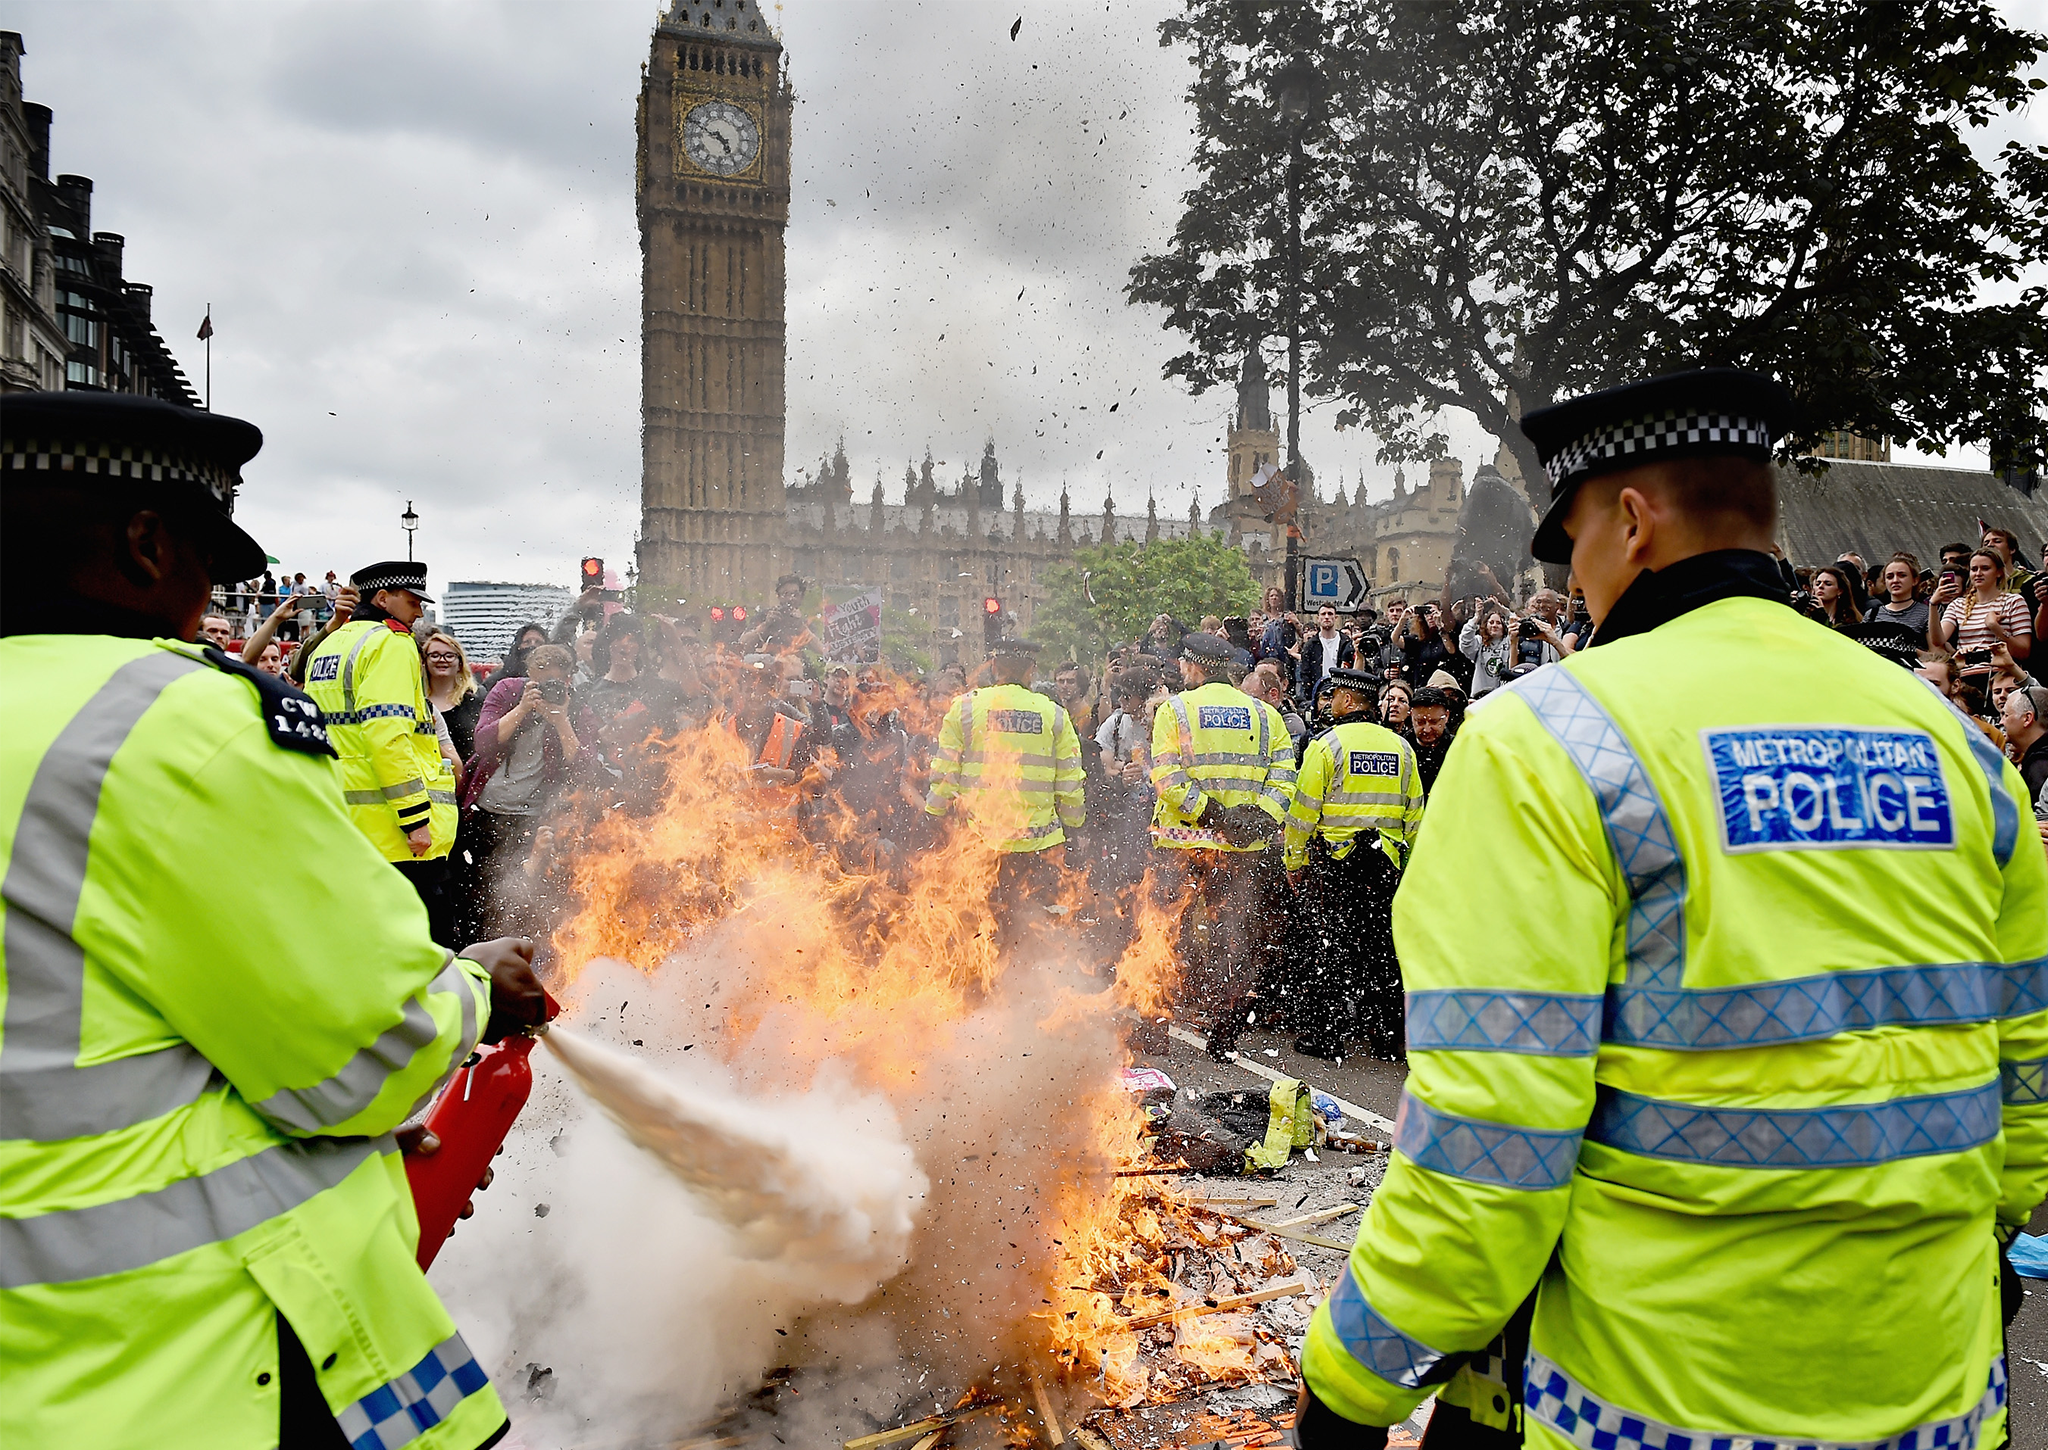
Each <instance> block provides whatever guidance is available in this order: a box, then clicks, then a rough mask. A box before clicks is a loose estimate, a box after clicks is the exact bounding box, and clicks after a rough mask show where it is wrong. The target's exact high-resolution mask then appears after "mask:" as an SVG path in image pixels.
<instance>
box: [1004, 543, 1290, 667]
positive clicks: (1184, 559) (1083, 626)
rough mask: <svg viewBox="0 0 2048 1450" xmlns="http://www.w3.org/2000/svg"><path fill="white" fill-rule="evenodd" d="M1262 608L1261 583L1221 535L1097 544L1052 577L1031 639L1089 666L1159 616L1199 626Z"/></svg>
mask: <svg viewBox="0 0 2048 1450" xmlns="http://www.w3.org/2000/svg"><path fill="white" fill-rule="evenodd" d="M1091 595H1092V596H1093V602H1092V603H1091V602H1090V596H1091ZM1258 603H1259V586H1258V581H1256V580H1255V579H1253V578H1252V572H1251V570H1250V569H1249V568H1247V567H1246V565H1245V562H1244V555H1243V553H1241V552H1240V551H1239V550H1237V549H1235V548H1233V547H1231V545H1230V544H1229V543H1228V542H1226V541H1225V540H1224V539H1223V538H1222V537H1221V536H1220V535H1211V534H1202V535H1197V536H1196V537H1194V538H1188V539H1162V540H1160V541H1159V542H1158V543H1156V544H1149V545H1148V544H1130V543H1126V544H1097V545H1095V546H1094V547H1092V548H1086V549H1077V550H1075V552H1074V561H1073V563H1071V564H1062V565H1060V566H1058V567H1057V568H1053V569H1048V570H1046V573H1045V599H1044V602H1043V603H1041V604H1040V605H1039V606H1038V610H1037V612H1036V613H1035V614H1034V615H1033V616H1032V621H1031V637H1032V638H1033V639H1034V640H1037V641H1038V642H1039V643H1041V644H1044V645H1048V646H1050V647H1051V648H1053V649H1056V650H1058V651H1059V652H1061V653H1065V652H1066V651H1068V650H1072V651H1074V653H1075V655H1076V656H1077V657H1078V658H1080V659H1082V660H1089V659H1093V658H1096V657H1099V656H1100V655H1101V654H1102V653H1103V651H1105V650H1106V649H1108V648H1109V646H1111V645H1113V644H1124V643H1128V642H1130V641H1131V640H1134V639H1137V638H1139V637H1140V636H1142V635H1143V634H1144V633H1145V631H1146V630H1148V629H1150V628H1151V627H1152V620H1153V617H1154V616H1155V615H1160V614H1170V615H1172V616H1173V617H1174V618H1175V619H1178V620H1180V621H1181V622H1182V623H1184V624H1194V623H1196V622H1197V621H1199V620H1200V619H1201V618H1202V616H1203V615H1205V614H1217V615H1224V614H1246V613H1249V612H1250V611H1251V610H1253V609H1256V608H1257V607H1258Z"/></svg>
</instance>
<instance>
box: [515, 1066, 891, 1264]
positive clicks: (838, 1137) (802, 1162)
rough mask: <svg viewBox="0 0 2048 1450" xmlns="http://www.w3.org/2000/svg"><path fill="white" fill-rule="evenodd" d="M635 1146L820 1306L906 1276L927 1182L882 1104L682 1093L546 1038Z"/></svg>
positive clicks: (740, 1247)
mask: <svg viewBox="0 0 2048 1450" xmlns="http://www.w3.org/2000/svg"><path fill="white" fill-rule="evenodd" d="M542 1041H544V1042H545V1043H546V1044H547V1045H548V1047H549V1048H550V1049H552V1050H553V1052H554V1054H555V1056H556V1057H558V1058H559V1059H561V1062H562V1065H563V1066H564V1067H565V1068H567V1069H568V1071H569V1075H570V1076H571V1077H572V1078H574V1079H575V1080H576V1083H577V1085H578V1086H579V1087H581V1088H582V1089H583V1090H584V1092H586V1093H588V1094H589V1095H590V1098H591V1100H592V1101H593V1102H595V1103H596V1104H597V1105H598V1106H599V1107H600V1108H602V1109H603V1110H604V1114H605V1116H606V1117H608V1118H610V1119H611V1120H612V1121H613V1122H614V1123H616V1124H618V1126H619V1128H620V1129H621V1130H622V1131H623V1132H624V1133H625V1135H626V1136H627V1137H628V1138H630V1139H631V1140H632V1141H633V1142H634V1143H636V1144H638V1145H639V1146H640V1147H642V1148H644V1149H646V1150H647V1151H648V1152H650V1153H652V1154H653V1155H654V1156H655V1157H656V1158H658V1159H659V1160H660V1161H661V1163H662V1165H663V1166H664V1167H666V1168H667V1169H668V1170H669V1172H671V1173H673V1174H675V1176H676V1177H677V1178H678V1179H679V1180H681V1182H682V1183H683V1185H684V1186H685V1187H687V1188H688V1189H690V1190H691V1192H692V1193H694V1194H695V1195H696V1197H697V1200H698V1202H699V1203H701V1204H702V1205H703V1206H704V1207H705V1208H707V1209H709V1210H710V1212H711V1213H712V1214H713V1215H714V1216H715V1217H716V1218H717V1219H718V1220H719V1221H720V1222H721V1223H723V1224H725V1226H726V1227H727V1228H729V1229H730V1230H731V1231H732V1235H733V1237H732V1246H733V1248H734V1249H735V1250H736V1251H737V1252H738V1253H739V1255H740V1256H741V1257H743V1258H747V1259H753V1260H765V1261H776V1262H780V1263H783V1264H786V1265H789V1266H791V1267H801V1268H803V1269H804V1270H806V1271H807V1273H808V1275H809V1276H810V1277H809V1280H808V1282H809V1283H810V1284H811V1285H812V1287H813V1288H814V1289H815V1290H816V1291H817V1294H818V1297H819V1299H820V1300H821V1301H822V1300H825V1299H832V1300H837V1301H838V1302H839V1303H842V1304H857V1303H859V1302H860V1301H861V1300H862V1299H865V1298H866V1297H867V1296H868V1294H869V1293H871V1292H872V1291H873V1290H874V1288H875V1286H876V1285H877V1284H879V1283H881V1282H882V1280H884V1279H886V1278H888V1277H889V1276H890V1275H891V1274H894V1273H895V1272H896V1271H897V1270H898V1269H900V1268H902V1267H903V1265H904V1263H905V1262H906V1259H907V1254H908V1251H909V1248H910V1233H911V1229H912V1228H913V1226H914V1225H915V1222H916V1216H917V1211H918V1209H919V1208H921V1207H922V1206H923V1203H924V1200H925V1196H926V1193H927V1191H928V1189H929V1188H930V1183H929V1181H928V1180H927V1179H926V1178H925V1175H924V1174H923V1172H922V1171H920V1170H919V1168H918V1166H917V1158H916V1155H915V1154H914V1153H912V1151H911V1148H910V1145H909V1144H908V1143H906V1142H904V1141H903V1137H902V1135H901V1133H900V1132H897V1131H892V1130H893V1129H894V1128H895V1117H894V1115H893V1114H889V1115H888V1116H887V1118H886V1120H883V1119H882V1118H881V1117H880V1116H879V1115H878V1114H877V1113H876V1112H875V1104H874V1103H872V1102H864V1101H862V1100H860V1099H855V1100H854V1101H853V1102H852V1103H850V1104H848V1103H840V1102H833V1101H828V1100H814V1101H812V1102H811V1103H809V1104H808V1105H807V1106H806V1110H805V1111H804V1112H803V1113H801V1114H800V1115H793V1114H791V1113H790V1112H789V1111H788V1110H787V1108H786V1105H783V1104H776V1103H770V1102H763V1101H759V1100H754V1101H746V1100H738V1099H735V1098H733V1097H732V1096H730V1095H720V1094H714V1093H711V1092H707V1091H705V1090H703V1089H702V1088H688V1087H684V1086H682V1085H680V1084H678V1083H676V1082H675V1081H673V1080H672V1079H669V1078H667V1077H664V1076H663V1075H662V1074H661V1073H659V1072H657V1071H655V1070H654V1069H653V1068H651V1067H648V1066H647V1065H645V1064H644V1063H641V1062H637V1061H635V1060H634V1059H633V1058H632V1057H629V1056H628V1055H627V1054H625V1053H623V1052H620V1051H619V1050H618V1049H616V1048H611V1047H606V1046H604V1045H603V1044H601V1043H599V1042H596V1041H594V1040H592V1039H590V1038H586V1037H581V1036H578V1035H577V1034H576V1033H574V1032H571V1031H569V1030H567V1029H566V1028H557V1029H555V1030H554V1031H552V1032H550V1033H548V1035H547V1036H546V1037H544V1038H543V1039H542Z"/></svg>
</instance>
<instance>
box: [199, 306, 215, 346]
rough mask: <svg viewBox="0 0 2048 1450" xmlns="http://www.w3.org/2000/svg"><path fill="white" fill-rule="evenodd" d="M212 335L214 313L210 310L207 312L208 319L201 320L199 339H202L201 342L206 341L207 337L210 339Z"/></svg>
mask: <svg viewBox="0 0 2048 1450" xmlns="http://www.w3.org/2000/svg"><path fill="white" fill-rule="evenodd" d="M212 336H213V314H212V313H211V312H209V313H207V314H206V320H205V321H203V322H201V323H200V324H199V340H200V341H201V342H204V341H206V339H208V338H209V337H212Z"/></svg>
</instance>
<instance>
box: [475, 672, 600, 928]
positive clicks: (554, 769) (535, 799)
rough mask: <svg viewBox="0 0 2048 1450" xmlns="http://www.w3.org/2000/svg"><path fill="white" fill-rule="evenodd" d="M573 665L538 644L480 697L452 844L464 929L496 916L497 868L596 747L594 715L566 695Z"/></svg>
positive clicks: (512, 862) (521, 850) (519, 856)
mask: <svg viewBox="0 0 2048 1450" xmlns="http://www.w3.org/2000/svg"><path fill="white" fill-rule="evenodd" d="M574 664H575V659H574V657H573V656H572V655H571V654H570V653H569V651H568V650H566V649H564V648H563V647H562V646H561V645H558V644H544V645H540V646H538V647H537V648H535V649H534V651H533V652H532V653H531V654H529V655H528V656H527V657H526V677H525V678H524V679H520V678H516V677H514V678H510V679H503V680H499V681H498V682H497V683H496V684H494V685H492V686H491V691H490V693H489V694H488V695H486V696H484V703H483V709H482V710H481V711H479V712H478V714H477V720H476V737H475V738H476V752H475V754H473V755H471V756H470V758H469V767H468V768H469V778H468V784H467V786H466V787H465V788H464V790H463V793H462V829H461V833H460V835H459V836H458V838H457V846H456V850H455V857H456V861H457V864H458V872H457V882H456V891H455V895H456V911H457V913H458V919H459V920H460V921H461V922H462V925H463V928H464V929H465V930H472V931H474V930H478V929H480V928H481V925H482V923H483V922H485V921H490V920H495V919H498V918H499V917H501V916H503V915H504V906H503V903H501V902H499V901H498V900H497V899H496V898H497V896H498V885H499V876H500V874H501V873H503V872H506V871H510V870H512V869H513V868H514V867H515V866H516V865H517V864H518V863H519V862H521V861H523V860H525V859H526V852H527V850H528V848H529V847H530V846H531V844H532V841H533V831H534V827H535V826H536V825H537V824H539V821H540V816H541V812H542V810H543V809H544V807H545V806H546V805H547V802H548V799H549V797H551V796H552V795H553V794H554V792H555V790H556V788H557V787H559V786H560V785H561V784H562V782H563V781H565V780H566V779H568V777H569V774H570V772H571V770H572V769H573V768H574V767H575V765H576V763H577V762H578V761H580V760H583V759H585V758H586V757H588V756H589V755H591V754H592V753H593V752H594V751H595V749H596V745H597V719H596V717H595V716H594V715H592V714H591V713H590V710H589V709H588V708H587V707H585V706H582V705H576V704H572V703H571V702H570V699H569V673H570V671H571V669H572V668H573V667H574ZM460 934H461V933H460V932H458V933H457V935H458V936H459V935H460ZM468 939H469V938H464V940H468ZM478 939H479V940H481V938H480V937H479V938H478Z"/></svg>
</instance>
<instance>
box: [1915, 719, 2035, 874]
mask: <svg viewBox="0 0 2048 1450" xmlns="http://www.w3.org/2000/svg"><path fill="white" fill-rule="evenodd" d="M1927 688H1928V689H1930V690H1933V689H1934V686H1933V684H1932V683H1930V684H1929V685H1928V687H1927ZM1934 694H1935V698H1936V699H1938V700H1940V701H1941V703H1942V704H1944V705H1946V706H1948V710H1949V713H1950V714H1951V715H1953V716H1955V717H1956V719H1957V720H1959V721H1961V722H1962V726H1963V742H1964V744H1966V745H1968V746H1969V747H1970V755H1971V757H1972V758H1973V759H1974V760H1975V761H1976V762H1977V768H1978V769H1979V770H1981V771H1983V772H1984V782H1985V784H1986V785H1987V786H1988V787H1989V788H1990V791H1991V858H1992V859H1993V860H1994V861H1996V862H1997V863H1998V869H1999V870H2001V871H2003V870H2004V869H2005V868H2006V866H2007V865H2009V864H2010V863H2011V861H2012V852H2013V847H2014V846H2015V845H2016V844H2017V843H2018V841H2019V835H2020V815H2021V810H2020V803H2019V802H2018V801H2016V800H2014V799H2013V798H2012V792H2011V791H2009V790H2007V789H2006V788H2005V757H2004V756H2003V755H2001V754H1999V752H1998V747H1997V746H1996V745H1993V744H1992V743H1991V737H1990V736H1988V735H1986V734H1985V733H1984V732H1983V731H1982V730H1979V729H1978V728H1977V722H1976V721H1974V720H1972V719H1971V718H1970V717H1969V716H1968V715H1965V714H1964V713H1963V711H1962V707H1961V706H1959V705H1957V704H1956V702H1955V701H1953V700H1951V699H1949V698H1948V697H1947V696H1946V695H1943V694H1942V693H1941V691H1939V690H1934Z"/></svg>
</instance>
